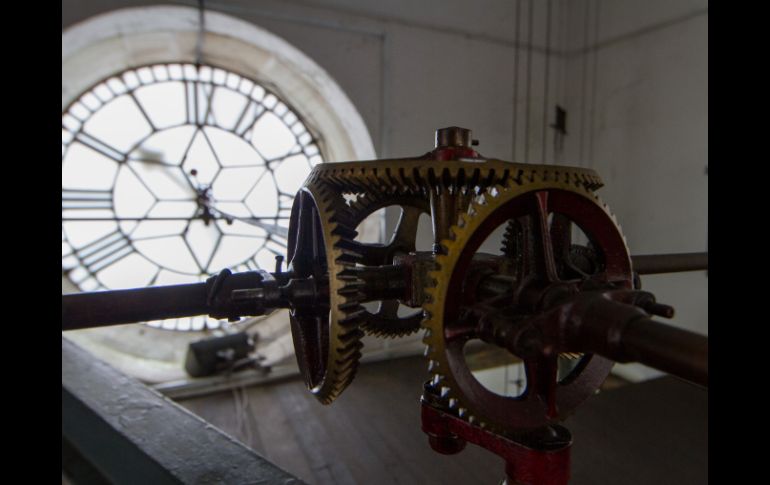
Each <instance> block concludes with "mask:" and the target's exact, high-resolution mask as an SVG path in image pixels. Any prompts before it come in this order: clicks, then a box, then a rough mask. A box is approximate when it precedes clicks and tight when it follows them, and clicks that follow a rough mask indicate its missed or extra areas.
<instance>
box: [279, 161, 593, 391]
mask: <svg viewBox="0 0 770 485" xmlns="http://www.w3.org/2000/svg"><path fill="white" fill-rule="evenodd" d="M538 176H540V177H545V178H549V177H557V178H559V177H561V178H565V179H566V180H569V181H570V183H572V184H575V185H577V186H582V187H585V188H586V189H596V188H598V187H600V186H601V185H602V182H601V179H600V178H599V177H598V175H597V174H596V173H595V172H594V171H592V170H589V169H581V168H573V167H559V166H548V165H526V164H516V163H511V162H505V161H501V160H493V159H468V160H465V159H463V160H447V161H436V160H430V159H426V158H418V159H395V160H375V161H367V162H341V163H324V164H320V165H317V166H316V167H315V168H314V169H313V171H312V172H311V173H310V175H309V176H308V179H307V180H306V182H305V184H304V186H303V188H302V189H301V190H300V193H299V194H298V197H297V199H302V198H303V197H305V198H309V200H312V202H313V204H314V206H315V209H316V210H317V212H318V220H319V222H318V225H319V226H320V231H321V233H322V241H321V242H320V244H322V245H323V246H324V247H325V248H327V249H326V251H325V252H326V257H325V261H326V267H327V269H328V275H329V296H330V309H329V316H328V318H327V317H324V316H319V315H317V314H316V315H299V314H296V313H292V335H293V338H294V343H295V349H296V351H297V360H298V364H299V367H300V371H301V372H302V374H303V376H304V378H305V381H306V385H307V386H308V388H309V389H311V391H312V393H313V394H314V395H315V396H316V398H318V400H319V401H321V402H322V403H324V404H329V403H331V402H332V401H334V400H335V399H336V398H337V397H338V396H339V395H340V394H341V393H342V391H343V390H344V389H345V388H346V387H347V386H348V385H349V384H350V383H351V382H352V380H353V378H354V377H355V373H356V370H357V367H358V360H359V358H360V356H361V352H360V350H361V348H362V345H363V344H362V343H361V337H362V335H363V332H362V329H364V328H366V329H368V331H369V332H370V333H371V334H373V335H376V336H400V335H405V334H408V333H411V332H412V331H413V330H414V326H413V325H412V324H411V322H403V323H404V326H402V327H398V326H396V327H394V328H392V329H385V328H383V326H382V325H376V324H372V323H369V324H367V318H366V317H367V315H369V316H370V317H371V314H369V313H368V312H367V311H366V310H365V309H364V308H363V306H362V305H361V302H360V296H361V295H360V293H359V290H360V288H361V287H362V286H363V281H361V280H360V278H359V277H358V274H359V268H358V267H357V266H358V265H359V264H360V263H361V261H362V258H363V255H362V254H361V252H362V251H361V249H362V248H361V245H360V243H358V242H356V241H355V237H356V235H357V234H356V232H355V227H356V226H357V221H356V214H355V211H356V209H357V206H356V205H355V204H350V205H349V204H347V203H346V201H345V199H344V198H343V197H342V194H343V193H346V192H347V193H354V194H359V195H362V196H363V197H364V200H366V198H367V197H368V198H369V200H371V201H373V200H387V199H389V198H393V197H399V196H411V197H416V198H422V199H423V200H424V201H425V203H428V201H429V198H430V194H431V193H435V192H441V191H446V190H450V191H453V193H456V191H464V192H466V193H468V194H473V195H475V194H478V193H479V192H483V191H485V190H487V189H488V188H489V187H491V186H493V185H497V184H502V185H505V184H507V183H517V184H519V183H524V182H526V181H528V180H534V178H535V177H538ZM303 194H305V195H304V196H303ZM295 204H296V202H295ZM298 217H299V216H296V217H295V214H294V209H293V211H292V224H291V226H290V231H289V232H290V242H289V245H290V247H289V258H288V259H289V263H290V264H293V266H294V267H295V270H296V267H297V266H298V264H297V263H301V261H297V259H296V258H298V257H302V255H301V254H299V253H300V252H298V251H296V248H295V247H294V243H296V241H292V240H291V239H292V234H293V235H294V238H295V239H296V238H297V237H298V236H297V232H298V231H301V230H303V229H301V228H300V225H299V224H298V221H297V220H296V219H298ZM305 222H306V225H307V223H309V222H310V221H305ZM359 222H360V221H359ZM304 230H307V229H304ZM301 276H307V274H302V275H301ZM317 276H318V275H317ZM319 318H320V319H321V324H320V325H322V326H324V325H325V326H326V327H327V328H328V337H323V338H316V339H315V342H313V339H312V338H311V337H309V336H307V332H308V330H307V329H306V328H303V327H311V326H319V323H318V319H319ZM327 320H328V322H327ZM369 320H370V321H371V318H370V319H369ZM303 322H304V323H303ZM314 345H315V347H316V348H320V355H316V353H317V352H318V351H313V350H312V347H313V346H314ZM303 347H304V348H306V349H309V350H307V351H306V352H303V350H302V349H303ZM311 354H312V355H311ZM311 367H314V368H311ZM314 369H315V370H314Z"/></svg>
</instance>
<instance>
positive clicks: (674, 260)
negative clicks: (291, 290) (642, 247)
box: [631, 253, 709, 274]
mask: <svg viewBox="0 0 770 485" xmlns="http://www.w3.org/2000/svg"><path fill="white" fill-rule="evenodd" d="M631 262H632V263H633V266H634V271H636V272H637V273H639V274H659V273H678V272H683V271H705V270H708V269H709V253H680V254H644V255H639V256H631Z"/></svg>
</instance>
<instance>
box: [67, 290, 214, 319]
mask: <svg viewBox="0 0 770 485" xmlns="http://www.w3.org/2000/svg"><path fill="white" fill-rule="evenodd" d="M206 297H207V292H206V283H194V284H189V285H173V286H157V287H151V288H137V289H130V290H115V291H97V292H93V293H74V294H70V295H62V297H61V323H62V330H75V329H79V328H89V327H106V326H109V325H120V324H125V323H136V322H144V321H152V320H162V319H164V318H182V317H192V316H196V315H206V314H208V313H209V307H208V305H207V303H206Z"/></svg>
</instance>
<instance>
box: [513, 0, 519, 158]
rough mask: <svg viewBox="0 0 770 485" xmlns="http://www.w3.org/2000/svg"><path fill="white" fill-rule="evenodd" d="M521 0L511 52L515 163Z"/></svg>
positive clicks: (517, 9) (517, 4) (517, 3)
mask: <svg viewBox="0 0 770 485" xmlns="http://www.w3.org/2000/svg"><path fill="white" fill-rule="evenodd" d="M520 34H521V0H516V34H515V35H516V40H515V48H514V52H513V147H512V151H513V156H512V158H511V161H514V162H515V161H516V149H517V143H516V135H517V128H518V118H519V99H518V98H519V49H520V48H521V44H520V42H519V41H520V40H521V37H520Z"/></svg>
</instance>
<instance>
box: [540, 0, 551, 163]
mask: <svg viewBox="0 0 770 485" xmlns="http://www.w3.org/2000/svg"><path fill="white" fill-rule="evenodd" d="M551 2H552V0H548V3H547V4H546V14H545V19H546V20H545V80H544V82H543V84H544V88H543V91H544V93H543V153H542V163H543V164H545V152H546V139H547V138H548V81H549V78H550V67H551Z"/></svg>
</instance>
